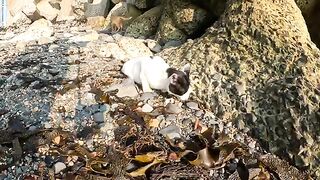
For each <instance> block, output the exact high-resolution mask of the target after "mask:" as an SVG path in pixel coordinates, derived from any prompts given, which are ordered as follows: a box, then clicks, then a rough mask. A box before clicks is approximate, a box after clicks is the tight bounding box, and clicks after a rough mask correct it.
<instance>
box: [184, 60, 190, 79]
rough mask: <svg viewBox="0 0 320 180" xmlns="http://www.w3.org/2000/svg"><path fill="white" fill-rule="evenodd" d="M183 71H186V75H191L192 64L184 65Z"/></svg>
mask: <svg viewBox="0 0 320 180" xmlns="http://www.w3.org/2000/svg"><path fill="white" fill-rule="evenodd" d="M182 71H183V72H184V73H186V75H187V76H188V77H189V75H190V64H189V63H188V64H186V65H184V66H183V68H182Z"/></svg>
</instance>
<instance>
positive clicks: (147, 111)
mask: <svg viewBox="0 0 320 180" xmlns="http://www.w3.org/2000/svg"><path fill="white" fill-rule="evenodd" d="M141 110H142V112H146V113H149V112H151V111H153V107H152V106H150V105H149V104H145V105H143V106H142V109H141Z"/></svg>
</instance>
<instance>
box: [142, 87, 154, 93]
mask: <svg viewBox="0 0 320 180" xmlns="http://www.w3.org/2000/svg"><path fill="white" fill-rule="evenodd" d="M143 92H144V93H152V92H153V90H152V89H151V88H144V89H143Z"/></svg>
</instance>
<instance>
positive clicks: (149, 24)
mask: <svg viewBox="0 0 320 180" xmlns="http://www.w3.org/2000/svg"><path fill="white" fill-rule="evenodd" d="M161 12H162V6H161V5H160V6H156V7H154V8H151V9H150V10H148V11H146V12H145V13H143V14H142V15H141V16H139V17H137V18H136V19H135V20H134V21H132V23H131V24H130V25H129V26H128V28H127V29H126V35H127V36H133V37H136V38H138V37H146V38H147V37H150V36H152V35H154V34H155V33H156V31H157V28H158V25H159V20H160V17H161Z"/></svg>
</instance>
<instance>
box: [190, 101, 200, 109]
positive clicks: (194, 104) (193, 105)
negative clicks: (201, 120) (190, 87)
mask: <svg viewBox="0 0 320 180" xmlns="http://www.w3.org/2000/svg"><path fill="white" fill-rule="evenodd" d="M187 106H188V107H189V108H190V109H193V110H199V106H198V103H196V102H187Z"/></svg>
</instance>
